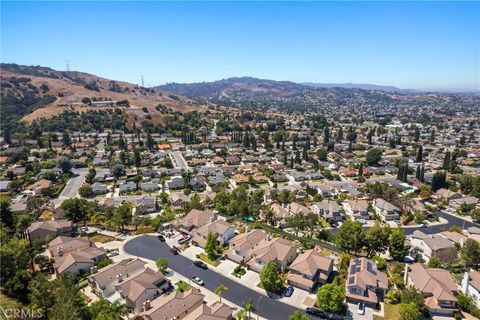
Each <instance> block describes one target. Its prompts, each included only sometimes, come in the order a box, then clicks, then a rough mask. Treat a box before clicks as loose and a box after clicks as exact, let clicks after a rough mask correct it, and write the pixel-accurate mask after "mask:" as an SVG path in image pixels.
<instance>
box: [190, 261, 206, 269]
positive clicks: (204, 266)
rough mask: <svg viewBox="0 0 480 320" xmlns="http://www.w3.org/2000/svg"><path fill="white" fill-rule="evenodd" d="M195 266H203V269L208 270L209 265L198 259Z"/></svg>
mask: <svg viewBox="0 0 480 320" xmlns="http://www.w3.org/2000/svg"><path fill="white" fill-rule="evenodd" d="M193 264H194V265H195V266H197V267H199V268H202V269H203V270H207V269H208V266H207V264H206V263H204V262H203V261H200V260H197V261H195V262H194V263H193Z"/></svg>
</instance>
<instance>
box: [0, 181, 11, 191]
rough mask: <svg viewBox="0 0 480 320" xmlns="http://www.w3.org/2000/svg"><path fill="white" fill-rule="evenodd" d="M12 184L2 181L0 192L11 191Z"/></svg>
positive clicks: (0, 182)
mask: <svg viewBox="0 0 480 320" xmlns="http://www.w3.org/2000/svg"><path fill="white" fill-rule="evenodd" d="M11 183H12V182H11V181H8V180H2V181H0V192H7V191H10V184H11Z"/></svg>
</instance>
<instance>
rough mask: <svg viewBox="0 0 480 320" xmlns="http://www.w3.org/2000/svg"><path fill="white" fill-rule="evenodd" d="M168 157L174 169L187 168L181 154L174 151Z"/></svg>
mask: <svg viewBox="0 0 480 320" xmlns="http://www.w3.org/2000/svg"><path fill="white" fill-rule="evenodd" d="M169 155H170V157H171V158H172V161H173V165H174V166H175V168H178V169H187V168H188V164H187V162H186V161H185V159H184V158H183V155H182V153H181V152H178V151H174V152H170V153H169Z"/></svg>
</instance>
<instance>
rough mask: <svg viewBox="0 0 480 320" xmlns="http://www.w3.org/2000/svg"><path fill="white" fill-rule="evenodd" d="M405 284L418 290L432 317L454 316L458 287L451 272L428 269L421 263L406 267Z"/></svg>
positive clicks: (456, 309) (456, 308)
mask: <svg viewBox="0 0 480 320" xmlns="http://www.w3.org/2000/svg"><path fill="white" fill-rule="evenodd" d="M404 277H405V284H406V285H407V286H414V287H415V288H417V289H418V290H419V291H420V292H421V293H422V296H423V297H424V299H425V305H426V306H427V307H428V309H429V310H430V314H432V315H442V316H453V313H454V312H455V311H458V307H457V298H456V295H457V291H458V290H457V285H456V284H455V282H454V281H453V279H452V276H451V275H450V272H448V271H447V270H443V269H437V268H427V267H425V266H424V265H422V264H421V263H415V264H412V265H408V264H407V265H405V275H404Z"/></svg>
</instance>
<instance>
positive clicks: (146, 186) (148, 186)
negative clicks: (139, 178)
mask: <svg viewBox="0 0 480 320" xmlns="http://www.w3.org/2000/svg"><path fill="white" fill-rule="evenodd" d="M140 188H141V189H142V191H143V192H155V191H158V190H159V189H160V187H159V186H158V183H155V182H153V181H149V182H143V183H142V184H140Z"/></svg>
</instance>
